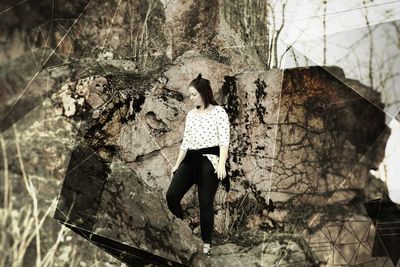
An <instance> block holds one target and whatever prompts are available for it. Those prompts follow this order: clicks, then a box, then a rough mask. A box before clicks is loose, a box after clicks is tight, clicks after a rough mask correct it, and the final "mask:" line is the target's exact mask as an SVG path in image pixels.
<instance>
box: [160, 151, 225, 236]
mask: <svg viewBox="0 0 400 267" xmlns="http://www.w3.org/2000/svg"><path fill="white" fill-rule="evenodd" d="M201 169H202V177H200V179H202V182H201V184H200V185H198V191H199V192H198V195H199V206H200V229H201V238H202V239H203V242H204V243H211V238H212V233H213V229H214V208H213V204H214V197H215V193H216V192H217V188H218V182H219V181H218V176H217V173H215V172H214V171H215V170H214V167H213V165H212V163H211V162H210V160H208V158H206V157H202V162H201ZM190 173H191V169H190V167H189V166H188V165H187V164H185V163H184V162H182V163H181V165H180V166H179V168H178V169H177V170H176V172H175V173H174V177H173V178H172V182H171V184H170V185H169V188H168V191H167V203H168V208H169V209H170V211H171V212H172V213H173V214H174V215H175V216H176V217H178V218H180V219H182V217H183V211H182V206H181V200H182V198H183V196H184V195H185V194H186V192H187V191H188V190H189V189H190V188H191V187H192V185H193V184H194V183H195V182H194V179H193V176H192V175H190Z"/></svg>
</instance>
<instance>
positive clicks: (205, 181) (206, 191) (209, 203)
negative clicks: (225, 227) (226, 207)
mask: <svg viewBox="0 0 400 267" xmlns="http://www.w3.org/2000/svg"><path fill="white" fill-rule="evenodd" d="M201 165H202V175H203V176H202V177H201V179H202V183H201V185H199V186H198V189H199V206H200V229H201V238H202V239H203V242H204V243H207V244H210V243H211V238H212V234H213V231H214V207H213V206H214V197H215V193H216V192H217V189H218V182H219V181H218V176H217V173H215V172H214V171H215V170H214V167H213V165H212V163H211V162H210V161H209V160H208V159H207V158H205V157H204V158H203V159H202V164H201Z"/></svg>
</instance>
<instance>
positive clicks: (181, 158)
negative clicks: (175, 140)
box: [171, 149, 187, 179]
mask: <svg viewBox="0 0 400 267" xmlns="http://www.w3.org/2000/svg"><path fill="white" fill-rule="evenodd" d="M186 152H187V151H186V150H182V149H179V155H178V159H177V160H176V163H175V166H174V167H172V170H171V179H172V177H173V176H174V172H175V171H176V170H177V169H178V168H179V165H181V162H182V161H183V159H184V158H185V156H186Z"/></svg>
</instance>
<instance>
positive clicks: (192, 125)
mask: <svg viewBox="0 0 400 267" xmlns="http://www.w3.org/2000/svg"><path fill="white" fill-rule="evenodd" d="M229 134H230V132H229V118H228V114H227V113H226V111H225V109H224V108H223V107H221V106H215V107H214V108H213V109H212V110H211V111H208V112H205V113H197V109H192V110H190V111H189V112H188V114H187V116H186V122H185V131H184V134H183V140H182V144H181V149H182V150H185V151H186V150H188V149H200V148H205V147H212V146H222V145H229V136H230V135H229ZM203 156H206V157H207V158H208V159H209V160H210V161H211V163H212V164H213V166H214V169H215V170H217V166H218V161H219V157H218V156H217V155H212V154H204V155H203Z"/></svg>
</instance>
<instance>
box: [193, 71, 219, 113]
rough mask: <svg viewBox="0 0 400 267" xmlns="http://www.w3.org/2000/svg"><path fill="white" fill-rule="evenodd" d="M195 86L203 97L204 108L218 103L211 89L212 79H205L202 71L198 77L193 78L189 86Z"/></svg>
mask: <svg viewBox="0 0 400 267" xmlns="http://www.w3.org/2000/svg"><path fill="white" fill-rule="evenodd" d="M190 86H193V87H194V88H196V90H197V91H198V92H199V94H200V96H201V98H202V99H203V103H204V108H205V109H206V108H207V107H208V105H210V104H212V105H218V103H217V101H215V99H214V95H213V91H212V89H211V85H210V81H209V80H207V79H203V78H202V77H201V73H199V75H197V78H196V79H194V80H192V81H191V82H190V84H189V87H190Z"/></svg>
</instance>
